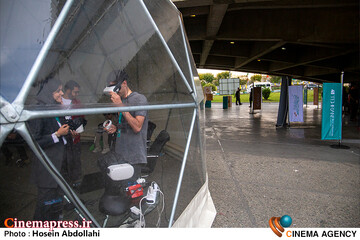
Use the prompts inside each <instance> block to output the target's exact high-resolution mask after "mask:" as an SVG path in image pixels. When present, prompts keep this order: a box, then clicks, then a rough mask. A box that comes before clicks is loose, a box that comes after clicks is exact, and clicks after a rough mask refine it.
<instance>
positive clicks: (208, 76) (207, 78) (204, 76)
mask: <svg viewBox="0 0 360 240" xmlns="http://www.w3.org/2000/svg"><path fill="white" fill-rule="evenodd" d="M199 78H200V80H205V81H206V82H207V83H212V82H213V81H214V79H215V77H214V75H213V74H212V73H202V74H199Z"/></svg>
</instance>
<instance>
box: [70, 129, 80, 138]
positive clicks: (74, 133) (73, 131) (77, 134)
mask: <svg viewBox="0 0 360 240" xmlns="http://www.w3.org/2000/svg"><path fill="white" fill-rule="evenodd" d="M70 133H71V136H72V137H73V138H75V137H76V136H79V135H80V133H78V132H77V131H76V130H71V129H70Z"/></svg>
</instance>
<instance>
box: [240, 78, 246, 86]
mask: <svg viewBox="0 0 360 240" xmlns="http://www.w3.org/2000/svg"><path fill="white" fill-rule="evenodd" d="M247 81H248V80H247V79H240V85H245V84H247Z"/></svg>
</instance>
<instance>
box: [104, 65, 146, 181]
mask: <svg viewBox="0 0 360 240" xmlns="http://www.w3.org/2000/svg"><path fill="white" fill-rule="evenodd" d="M107 82H108V84H109V85H115V86H116V87H115V89H113V90H114V91H115V92H114V91H111V92H110V93H109V94H110V99H111V101H112V102H113V103H115V104H118V105H124V106H143V105H147V99H146V97H145V96H144V95H142V94H140V93H137V92H133V91H132V90H131V89H130V87H129V82H130V81H129V76H128V74H127V73H126V72H125V71H120V70H119V71H113V72H111V73H110V74H109V76H108V78H107ZM147 127H148V115H147V111H144V110H139V111H131V112H120V113H119V119H118V122H117V123H112V125H111V126H110V128H109V129H106V131H107V132H108V133H110V134H112V133H115V132H116V133H117V137H116V143H115V152H116V154H117V156H118V159H119V163H129V164H131V165H132V166H133V167H134V175H133V177H132V178H131V179H129V180H127V181H128V182H130V181H136V180H137V179H138V178H139V177H140V175H141V168H142V166H143V165H145V164H146V163H147V158H146V137H147Z"/></svg>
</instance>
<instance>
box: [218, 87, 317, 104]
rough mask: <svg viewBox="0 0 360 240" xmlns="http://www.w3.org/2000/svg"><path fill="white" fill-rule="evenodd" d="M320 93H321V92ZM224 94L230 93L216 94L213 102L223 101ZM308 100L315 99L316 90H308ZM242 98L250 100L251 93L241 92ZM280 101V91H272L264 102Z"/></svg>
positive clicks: (243, 100)
mask: <svg viewBox="0 0 360 240" xmlns="http://www.w3.org/2000/svg"><path fill="white" fill-rule="evenodd" d="M319 95H320V94H319ZM223 96H229V95H214V99H213V100H212V102H221V103H222V102H223ZM307 99H308V102H312V101H313V99H314V91H313V90H309V91H308V97H307ZM235 100H236V99H235V96H232V102H233V103H234V102H235ZM240 100H241V102H242V103H248V102H249V94H248V93H246V94H241V95H240ZM320 100H321V99H320V97H319V101H320ZM279 101H280V92H272V93H271V94H270V97H269V99H268V100H265V99H264V98H263V102H279Z"/></svg>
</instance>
